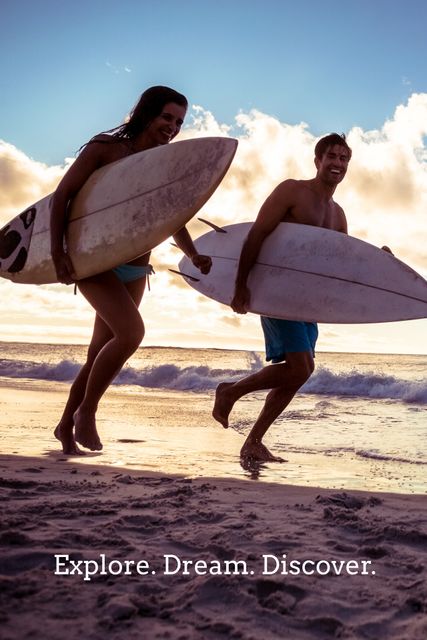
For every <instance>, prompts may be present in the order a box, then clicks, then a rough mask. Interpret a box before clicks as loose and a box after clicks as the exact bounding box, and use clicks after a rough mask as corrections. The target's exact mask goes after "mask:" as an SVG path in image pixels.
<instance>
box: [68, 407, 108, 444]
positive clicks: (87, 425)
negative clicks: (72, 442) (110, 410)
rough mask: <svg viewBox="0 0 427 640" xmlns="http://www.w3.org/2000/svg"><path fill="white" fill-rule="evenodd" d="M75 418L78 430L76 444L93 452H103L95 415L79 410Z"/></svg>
mask: <svg viewBox="0 0 427 640" xmlns="http://www.w3.org/2000/svg"><path fill="white" fill-rule="evenodd" d="M73 417H74V426H75V428H76V442H78V443H79V444H81V445H82V447H86V449H90V450H91V451H101V449H102V442H101V440H100V439H99V435H98V432H97V430H96V422H95V415H94V414H93V413H89V412H87V413H86V412H85V411H82V410H81V409H77V411H76V412H75V414H74V416H73Z"/></svg>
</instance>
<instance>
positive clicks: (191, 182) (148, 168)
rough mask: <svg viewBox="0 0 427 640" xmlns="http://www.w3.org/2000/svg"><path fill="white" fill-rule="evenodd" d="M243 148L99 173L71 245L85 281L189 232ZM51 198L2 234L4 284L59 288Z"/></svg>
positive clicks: (191, 145)
mask: <svg viewBox="0 0 427 640" xmlns="http://www.w3.org/2000/svg"><path fill="white" fill-rule="evenodd" d="M236 148H237V140H234V139H232V138H220V137H211V138H209V137H207V138H197V139H193V140H184V141H182V142H174V143H172V144H169V145H164V146H161V147H156V148H154V149H150V150H148V151H142V152H140V153H136V154H134V155H131V156H128V157H127V158H124V159H123V160H119V161H117V162H114V163H111V164H109V165H107V166H106V167H102V168H101V169H98V171H95V172H94V173H93V175H92V176H91V177H90V178H89V179H88V180H87V182H86V183H85V185H84V186H83V188H82V189H81V190H80V191H79V193H78V194H77V196H76V197H75V198H74V200H73V203H72V206H71V210H70V214H69V220H68V226H67V230H66V245H67V248H68V252H69V254H70V257H71V260H72V262H73V265H74V268H75V274H76V277H77V279H80V278H85V277H87V276H90V275H93V274H96V273H100V272H102V271H106V270H107V269H111V268H112V267H115V266H117V265H119V264H122V263H125V262H129V261H130V260H133V259H134V258H137V257H138V256H140V255H142V254H144V253H146V252H147V251H149V250H150V249H153V248H154V247H155V246H157V245H158V244H160V243H161V242H163V240H165V239H166V238H168V237H169V236H170V235H172V234H174V233H176V231H178V230H179V229H181V227H183V226H184V225H185V224H186V223H187V222H188V221H189V220H190V219H191V218H192V217H193V216H194V215H195V213H196V212H197V211H198V210H199V209H200V208H201V207H202V206H203V205H204V204H205V202H206V201H207V200H208V199H209V198H210V196H211V195H212V193H213V192H214V191H215V189H216V188H217V186H218V185H219V183H220V182H221V180H222V178H223V177H224V175H225V173H226V172H227V169H228V167H229V166H230V163H231V161H232V159H233V156H234V154H235V152H236ZM50 199H51V196H47V197H46V198H43V200H40V202H37V203H36V204H34V205H32V206H31V207H29V208H28V209H26V210H25V211H24V212H23V213H21V214H19V215H18V216H17V217H16V218H14V219H13V220H12V221H11V222H9V223H8V224H7V225H6V226H5V227H4V228H3V229H1V230H0V276H2V277H4V278H8V279H9V280H13V281H14V282H21V283H30V284H46V283H51V282H56V281H57V278H56V273H55V269H54V266H53V262H52V259H51V250H50Z"/></svg>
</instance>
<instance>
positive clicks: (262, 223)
mask: <svg viewBox="0 0 427 640" xmlns="http://www.w3.org/2000/svg"><path fill="white" fill-rule="evenodd" d="M294 184H295V183H294V181H293V180H285V182H282V183H280V184H279V185H278V186H277V187H276V188H275V189H274V191H273V192H272V193H271V194H270V195H269V196H268V198H267V200H266V201H265V202H264V204H263V205H262V207H261V209H260V211H259V213H258V216H257V218H256V220H255V222H254V223H253V225H252V227H251V229H250V231H249V233H248V236H247V238H246V240H245V242H244V244H243V247H242V251H241V254H240V260H239V266H238V268H237V276H236V284H235V290H234V297H233V300H232V301H231V307H232V309H233V311H236V312H237V313H246V312H247V307H248V305H249V301H250V291H249V289H248V286H247V280H248V276H249V272H250V270H251V269H252V267H253V265H254V264H255V262H256V259H257V257H258V254H259V252H260V250H261V247H262V243H263V242H264V240H265V239H266V238H267V236H268V235H270V233H272V231H274V229H275V228H276V227H277V225H278V224H279V223H280V222H281V221H282V220H283V217H284V215H285V213H286V211H287V210H288V209H289V208H290V207H291V205H292V202H293V198H292V196H293V191H294V188H295V187H294Z"/></svg>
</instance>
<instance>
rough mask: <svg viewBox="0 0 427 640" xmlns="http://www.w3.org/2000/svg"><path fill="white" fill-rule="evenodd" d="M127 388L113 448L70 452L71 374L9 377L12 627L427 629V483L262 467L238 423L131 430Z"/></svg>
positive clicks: (329, 633)
mask: <svg viewBox="0 0 427 640" xmlns="http://www.w3.org/2000/svg"><path fill="white" fill-rule="evenodd" d="M124 399H125V395H124V394H123V393H121V394H114V393H110V394H109V395H108V398H107V400H106V402H105V404H104V407H103V409H102V411H101V415H100V429H101V431H103V433H106V434H107V437H106V441H105V452H103V453H102V454H89V455H86V456H84V457H83V458H67V457H65V456H63V455H62V454H61V453H60V452H59V451H58V448H57V447H56V445H55V442H54V441H53V440H52V438H51V427H52V424H54V421H55V419H56V417H57V413H58V408H60V406H61V403H62V402H63V401H64V400H65V388H62V387H59V388H58V389H56V390H54V391H52V390H51V391H48V392H46V390H43V385H42V384H41V383H40V385H39V387H38V386H37V384H35V383H34V382H32V383H31V384H28V387H27V388H24V387H23V381H20V382H19V385H18V384H16V385H15V388H13V384H12V385H8V387H5V386H2V387H1V388H0V408H1V411H2V425H3V428H2V430H1V442H2V451H3V453H2V455H1V457H0V496H1V503H2V508H1V510H2V518H1V534H0V585H1V607H0V609H1V611H2V613H1V619H0V622H1V626H2V638H4V640H18V639H19V640H23V639H25V638H40V639H41V638H48V639H52V640H57V639H58V638H61V637H62V638H66V639H67V640H68V639H70V640H72V639H74V638H76V639H77V638H81V637H84V638H88V639H91V640H92V639H93V640H95V639H98V638H99V639H101V638H106V637H107V638H112V639H116V638H117V639H119V638H124V637H126V638H149V639H151V638H153V639H157V638H159V639H160V638H162V639H163V638H164V639H166V638H167V639H173V640H175V639H176V640H177V639H182V640H184V639H187V638H189V639H193V638H194V639H200V640H204V639H211V638H212V639H213V638H242V639H245V640H249V639H252V640H255V639H258V638H261V637H262V638H263V639H270V638H271V639H273V638H274V639H275V638H285V637H286V638H291V639H295V640H300V639H320V638H368V639H372V640H378V639H379V638H387V639H389V638H390V639H396V640H403V639H405V640H406V639H408V640H418V639H419V640H421V639H424V638H425V637H426V634H427V615H426V613H427V585H426V566H425V558H426V553H425V551H426V548H427V545H426V542H427V526H426V525H427V512H426V500H425V497H424V496H422V495H418V496H417V495H399V494H393V493H371V492H365V491H349V490H345V489H342V490H336V489H329V488H319V487H317V488H316V487H301V486H297V485H296V484H292V485H291V484H289V485H283V484H279V483H274V482H268V481H265V480H263V481H256V480H254V479H251V474H250V473H249V474H247V475H245V476H243V475H242V470H241V468H240V465H239V464H238V458H237V453H238V450H239V446H240V444H241V438H240V436H239V434H236V433H234V434H230V437H228V438H227V450H226V451H225V452H224V440H222V438H221V437H220V436H222V433H223V432H222V431H220V432H219V435H218V432H217V430H216V429H215V428H214V427H212V428H206V429H204V430H203V437H198V436H197V432H196V431H195V430H194V429H193V431H191V430H189V431H185V430H184V431H183V430H182V429H177V428H176V425H174V424H173V423H171V424H169V426H168V428H167V429H166V430H165V431H164V430H162V434H159V433H157V438H156V425H155V422H156V420H155V415H154V413H152V412H151V413H150V416H151V417H150V418H147V424H146V425H145V427H144V441H143V442H141V440H140V441H139V442H138V441H136V440H135V439H132V438H130V437H127V436H129V433H126V430H125V429H123V432H122V433H120V431H121V429H120V425H123V424H124V423H125V422H126V421H129V420H130V421H132V419H136V417H137V415H138V412H137V407H136V406H135V402H133V403H132V402H130V403H129V404H128V405H126V413H125V412H124V406H123V402H124ZM168 400H169V402H168V404H169V405H170V403H171V402H172V400H173V398H169V399H168ZM164 401H165V402H166V399H165V398H164ZM152 406H157V407H158V411H159V412H160V413H161V412H162V411H164V407H163V409H162V404H161V402H160V403H159V401H158V398H157V399H156V402H153V405H152ZM152 406H151V405H150V408H151V409H152ZM172 409H173V408H171V409H170V411H172ZM189 410H191V408H189ZM192 410H193V411H194V410H196V411H197V407H195V408H194V407H193V408H192ZM120 420H121V422H120ZM150 420H151V423H150ZM109 424H111V425H113V426H114V430H113V431H112V433H114V434H115V437H114V436H113V435H110V436H108V433H109V432H108V428H107V427H108V425H109ZM157 431H159V429H157ZM200 433H201V432H199V436H200ZM132 447H133V448H135V447H139V448H138V451H139V452H140V454H141V459H140V460H139V461H138V464H137V463H136V462H135V463H134V465H133V466H132V464H131V465H129V459H128V457H127V454H126V450H128V449H129V448H132ZM131 459H134V458H132V456H131ZM173 461H174V462H173ZM239 469H240V470H239ZM239 473H240V479H239V477H238V474H239ZM252 477H256V473H255V474H254V473H253V474H252Z"/></svg>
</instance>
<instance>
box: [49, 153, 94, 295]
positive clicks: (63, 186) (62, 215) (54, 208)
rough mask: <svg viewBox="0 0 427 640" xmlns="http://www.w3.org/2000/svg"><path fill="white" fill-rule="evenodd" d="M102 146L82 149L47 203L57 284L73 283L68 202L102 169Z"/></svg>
mask: <svg viewBox="0 0 427 640" xmlns="http://www.w3.org/2000/svg"><path fill="white" fill-rule="evenodd" d="M104 148H105V145H101V144H97V143H93V144H90V145H88V146H87V147H85V149H83V151H82V152H81V154H80V155H79V157H78V158H77V160H76V161H75V162H74V163H73V164H72V165H71V167H70V168H69V169H68V171H67V173H66V174H65V176H64V177H63V178H62V180H61V182H60V183H59V185H58V187H57V188H56V191H55V192H54V194H53V196H52V199H51V201H50V207H51V214H50V242H51V253H52V260H53V263H54V265H55V269H56V275H57V278H58V281H59V282H63V283H65V284H70V283H71V282H73V280H74V278H73V265H72V263H71V260H70V257H69V256H68V255H67V253H66V251H65V248H64V231H65V222H66V212H67V208H68V206H69V203H70V200H71V199H72V198H73V197H74V196H75V195H76V194H77V192H78V191H79V190H80V189H81V188H82V186H83V185H84V183H85V182H86V180H87V179H88V178H89V176H90V175H91V174H92V173H93V172H94V171H95V170H96V169H98V167H100V166H101V165H102V153H103V150H104Z"/></svg>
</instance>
